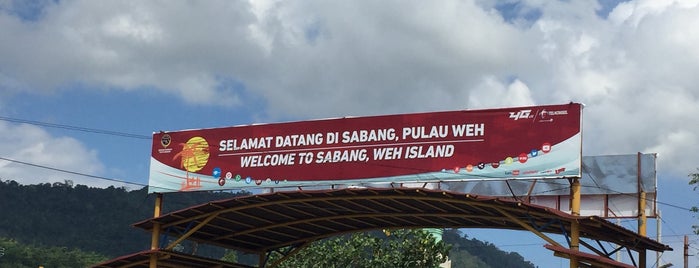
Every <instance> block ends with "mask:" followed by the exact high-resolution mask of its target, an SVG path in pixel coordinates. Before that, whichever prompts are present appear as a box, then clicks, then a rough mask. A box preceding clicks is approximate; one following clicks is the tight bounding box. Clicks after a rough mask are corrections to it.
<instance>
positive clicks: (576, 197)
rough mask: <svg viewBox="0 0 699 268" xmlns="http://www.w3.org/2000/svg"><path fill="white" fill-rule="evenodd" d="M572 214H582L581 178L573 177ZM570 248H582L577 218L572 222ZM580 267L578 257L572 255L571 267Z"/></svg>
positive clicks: (576, 249)
mask: <svg viewBox="0 0 699 268" xmlns="http://www.w3.org/2000/svg"><path fill="white" fill-rule="evenodd" d="M571 191H572V192H571V196H570V199H571V200H570V214H572V215H573V216H576V217H577V216H580V178H573V181H572V182H571ZM570 249H571V250H575V251H578V250H579V249H580V223H579V222H578V221H577V219H575V220H573V221H571V223H570ZM577 267H578V258H577V257H575V256H570V268H577Z"/></svg>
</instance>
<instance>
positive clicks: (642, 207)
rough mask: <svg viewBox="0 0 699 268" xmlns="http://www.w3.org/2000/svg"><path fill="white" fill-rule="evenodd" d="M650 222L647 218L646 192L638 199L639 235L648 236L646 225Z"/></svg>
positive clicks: (641, 193)
mask: <svg viewBox="0 0 699 268" xmlns="http://www.w3.org/2000/svg"><path fill="white" fill-rule="evenodd" d="M647 222H648V217H647V216H646V192H643V191H642V192H640V193H639V198H638V234H639V235H642V236H646V228H647V227H646V225H647V224H646V223H647Z"/></svg>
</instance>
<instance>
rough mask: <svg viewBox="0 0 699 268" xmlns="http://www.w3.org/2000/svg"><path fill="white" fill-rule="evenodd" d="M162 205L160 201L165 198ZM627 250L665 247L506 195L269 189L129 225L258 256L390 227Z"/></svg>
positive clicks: (411, 190) (608, 225) (600, 222)
mask: <svg viewBox="0 0 699 268" xmlns="http://www.w3.org/2000/svg"><path fill="white" fill-rule="evenodd" d="M165 202H167V201H165ZM574 221H577V222H578V223H579V224H580V237H584V238H589V239H593V240H597V241H608V242H611V243H614V244H617V245H620V246H623V247H626V248H628V249H631V250H635V251H641V250H652V251H666V250H672V248H670V247H669V246H667V245H664V244H661V243H659V242H657V241H655V240H652V239H649V238H647V237H644V236H641V235H638V234H637V233H635V232H633V231H631V230H628V229H625V228H624V227H621V226H618V225H616V224H613V223H611V222H609V221H607V220H605V219H603V218H600V217H596V216H592V217H580V216H572V215H570V214H567V213H564V212H561V211H559V210H556V209H552V208H547V207H543V206H539V205H533V204H528V203H523V202H520V201H516V200H510V199H506V198H492V197H485V196H475V195H470V194H463V193H455V192H448V191H442V190H426V189H415V188H393V189H383V188H382V189H371V188H350V189H340V190H317V191H296V192H274V193H268V194H258V195H251V196H243V197H235V198H231V199H225V200H219V201H213V202H209V203H206V204H202V205H197V206H193V207H190V208H186V209H182V210H179V211H175V212H172V213H168V214H165V215H162V216H160V217H156V218H152V219H148V220H144V221H141V222H138V223H136V224H134V226H135V227H138V228H141V229H145V230H147V231H153V228H154V226H155V223H159V224H160V225H161V227H162V230H163V233H164V234H167V235H169V236H175V237H180V236H183V234H186V235H188V237H187V239H189V240H194V241H198V242H203V243H208V244H213V245H218V246H222V247H225V248H231V249H237V250H242V251H245V252H251V253H264V252H268V251H271V250H275V249H278V248H282V247H285V246H293V245H301V244H304V243H308V242H312V241H315V240H318V239H322V238H326V237H330V236H334V235H338V234H345V233H350V232H356V231H365V230H377V229H378V230H380V229H391V228H492V229H511V230H528V231H532V230H534V231H536V232H541V233H552V234H563V235H567V234H569V233H570V226H571V222H574Z"/></svg>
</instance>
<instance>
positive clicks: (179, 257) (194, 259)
mask: <svg viewBox="0 0 699 268" xmlns="http://www.w3.org/2000/svg"><path fill="white" fill-rule="evenodd" d="M153 255H155V256H157V257H158V267H159V268H182V267H188V268H212V267H214V268H252V267H251V266H247V265H242V264H235V263H229V262H225V261H221V260H214V259H208V258H203V257H199V256H194V255H189V254H184V253H178V252H174V251H168V250H146V251H141V252H138V253H134V254H131V255H126V256H122V257H119V258H116V259H112V260H109V261H106V262H103V263H100V264H96V265H94V266H92V267H93V268H117V267H119V268H122V267H129V268H149V267H150V258H151V256H153Z"/></svg>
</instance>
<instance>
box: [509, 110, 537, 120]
mask: <svg viewBox="0 0 699 268" xmlns="http://www.w3.org/2000/svg"><path fill="white" fill-rule="evenodd" d="M509 118H510V119H513V120H519V119H528V118H532V110H519V111H518V112H510V117H509Z"/></svg>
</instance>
